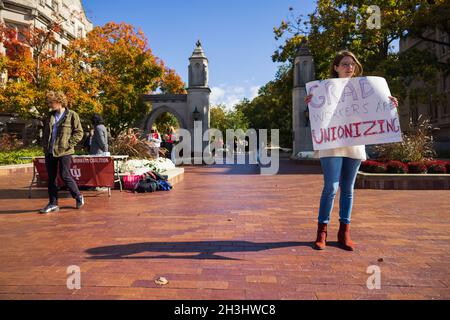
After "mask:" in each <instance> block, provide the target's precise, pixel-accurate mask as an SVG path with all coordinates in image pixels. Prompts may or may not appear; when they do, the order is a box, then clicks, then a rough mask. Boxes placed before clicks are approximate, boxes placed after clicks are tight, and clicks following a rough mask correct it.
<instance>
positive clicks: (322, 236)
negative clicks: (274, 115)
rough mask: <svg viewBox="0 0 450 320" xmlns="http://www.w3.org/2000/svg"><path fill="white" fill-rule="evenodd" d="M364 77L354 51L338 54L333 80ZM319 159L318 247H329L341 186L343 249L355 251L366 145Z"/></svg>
mask: <svg viewBox="0 0 450 320" xmlns="http://www.w3.org/2000/svg"><path fill="white" fill-rule="evenodd" d="M362 74H363V67H362V65H361V63H360V62H359V61H358V59H357V58H356V56H355V55H354V54H353V53H351V52H350V51H341V52H339V53H337V54H336V56H335V58H334V61H333V63H332V64H331V66H330V78H351V77H360V76H362ZM389 98H390V99H391V101H392V103H393V104H394V106H395V107H397V106H398V102H397V99H396V98H394V97H389ZM311 99H312V95H308V96H306V97H305V103H306V104H309V103H310V102H311ZM319 158H320V163H321V166H322V171H323V177H324V187H323V190H322V196H321V198H320V208H319V217H318V229H317V238H316V241H315V243H314V248H315V249H317V250H323V249H325V247H326V238H327V232H328V230H327V226H328V223H329V221H330V215H331V211H332V210H333V204H334V198H335V197H336V193H337V190H338V188H339V187H340V189H341V194H340V201H339V217H340V219H339V222H340V226H339V231H338V235H337V238H338V243H339V246H340V247H341V248H343V249H345V250H348V251H353V250H354V248H355V245H354V243H353V241H352V240H351V238H350V219H351V213H352V206H353V188H354V185H355V180H356V175H357V173H358V169H359V166H360V165H361V161H362V160H366V158H367V156H366V150H365V146H364V145H360V146H351V147H341V148H335V149H327V150H319Z"/></svg>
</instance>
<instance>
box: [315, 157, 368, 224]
mask: <svg viewBox="0 0 450 320" xmlns="http://www.w3.org/2000/svg"><path fill="white" fill-rule="evenodd" d="M320 163H321V165H322V171H323V178H324V187H323V191H322V196H321V198H320V209H319V223H327V224H328V223H329V222H330V215H331V211H332V210H333V204H334V198H335V197H336V193H337V190H338V187H340V188H341V197H340V200H339V218H340V219H339V221H340V222H343V223H345V224H349V223H350V218H351V214H352V206H353V187H354V185H355V180H356V174H357V173H358V169H359V166H360V164H361V160H356V159H351V158H346V157H325V158H320Z"/></svg>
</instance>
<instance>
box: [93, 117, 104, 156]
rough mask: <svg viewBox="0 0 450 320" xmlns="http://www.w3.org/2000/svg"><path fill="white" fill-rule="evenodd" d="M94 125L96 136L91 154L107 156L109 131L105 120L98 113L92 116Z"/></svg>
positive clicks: (94, 136)
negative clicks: (104, 122)
mask: <svg viewBox="0 0 450 320" xmlns="http://www.w3.org/2000/svg"><path fill="white" fill-rule="evenodd" d="M92 124H93V125H94V135H93V137H92V143H91V147H90V151H89V154H91V155H105V154H106V153H107V152H108V131H107V130H106V127H105V125H104V124H103V118H102V116H101V115H99V114H98V113H95V114H94V115H93V116H92Z"/></svg>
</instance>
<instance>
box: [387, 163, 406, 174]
mask: <svg viewBox="0 0 450 320" xmlns="http://www.w3.org/2000/svg"><path fill="white" fill-rule="evenodd" d="M386 167H387V172H389V173H408V165H406V164H404V163H403V162H401V161H397V160H391V161H389V162H388V163H387V164H386Z"/></svg>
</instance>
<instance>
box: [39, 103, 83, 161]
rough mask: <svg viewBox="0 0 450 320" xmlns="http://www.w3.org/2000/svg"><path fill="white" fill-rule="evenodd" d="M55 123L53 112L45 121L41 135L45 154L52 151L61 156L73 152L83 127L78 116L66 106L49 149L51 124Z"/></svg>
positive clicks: (54, 154)
mask: <svg viewBox="0 0 450 320" xmlns="http://www.w3.org/2000/svg"><path fill="white" fill-rule="evenodd" d="M54 123H55V112H54V111H53V112H51V113H50V117H49V118H47V120H46V121H45V126H44V134H43V136H42V147H43V148H44V152H45V154H47V153H53V156H54V157H62V156H67V155H71V154H74V153H75V146H76V145H77V144H78V143H79V142H80V141H81V140H82V139H83V128H82V127H81V122H80V117H79V116H78V114H77V113H76V112H75V111H72V110H69V109H68V108H66V112H65V114H64V116H63V117H62V118H61V119H60V121H59V123H58V130H57V133H56V139H55V144H54V145H53V150H49V149H50V144H51V140H52V131H53V124H54Z"/></svg>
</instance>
